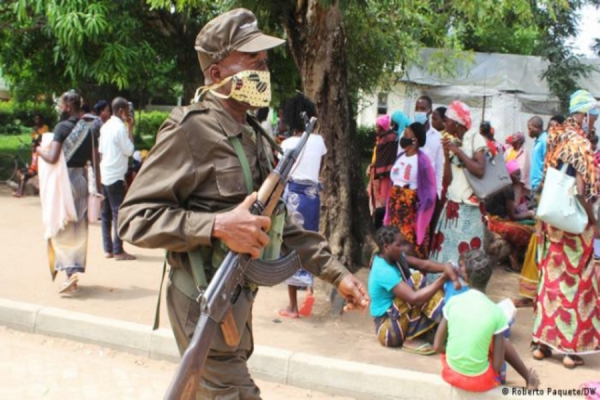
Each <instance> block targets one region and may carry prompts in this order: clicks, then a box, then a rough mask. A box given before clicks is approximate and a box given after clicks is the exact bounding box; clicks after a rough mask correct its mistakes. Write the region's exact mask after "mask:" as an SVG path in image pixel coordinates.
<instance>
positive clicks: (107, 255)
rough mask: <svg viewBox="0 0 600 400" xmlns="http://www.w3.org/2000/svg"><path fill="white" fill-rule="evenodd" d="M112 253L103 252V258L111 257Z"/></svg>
mask: <svg viewBox="0 0 600 400" xmlns="http://www.w3.org/2000/svg"><path fill="white" fill-rule="evenodd" d="M113 257H114V255H113V253H104V258H113Z"/></svg>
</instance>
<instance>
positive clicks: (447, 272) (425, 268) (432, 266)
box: [404, 255, 461, 290]
mask: <svg viewBox="0 0 600 400" xmlns="http://www.w3.org/2000/svg"><path fill="white" fill-rule="evenodd" d="M404 258H405V259H406V262H407V263H408V265H409V266H410V267H411V268H413V269H416V270H417V271H420V272H424V273H428V272H429V273H441V274H444V276H445V277H446V278H447V279H448V280H450V281H452V282H454V287H455V288H456V290H458V289H460V288H461V285H460V282H459V280H458V274H457V273H456V270H455V269H454V267H453V266H452V264H450V263H446V264H441V263H438V262H435V261H431V260H421V259H419V258H417V257H413V256H409V255H405V256H404ZM457 284H458V287H457V286H456V285H457Z"/></svg>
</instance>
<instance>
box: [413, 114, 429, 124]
mask: <svg viewBox="0 0 600 400" xmlns="http://www.w3.org/2000/svg"><path fill="white" fill-rule="evenodd" d="M427 121H428V118H427V113H426V112H422V111H417V112H416V113H415V122H418V123H420V124H423V125H425V124H426V123H427Z"/></svg>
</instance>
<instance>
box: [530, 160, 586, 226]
mask: <svg viewBox="0 0 600 400" xmlns="http://www.w3.org/2000/svg"><path fill="white" fill-rule="evenodd" d="M567 167H568V164H566V163H563V166H562V167H561V169H560V170H558V169H556V168H552V167H548V171H547V172H546V178H545V179H544V187H543V189H542V197H541V199H540V205H539V207H538V209H537V217H538V218H539V219H541V220H542V221H544V222H546V223H548V224H550V225H552V226H553V227H555V228H557V229H560V230H562V231H565V232H569V233H573V234H576V235H578V234H580V233H582V232H583V231H584V230H585V227H586V226H587V224H588V216H587V213H586V212H585V208H583V205H582V204H581V203H580V202H579V199H577V180H576V179H575V177H573V176H569V175H567Z"/></svg>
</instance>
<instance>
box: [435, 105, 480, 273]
mask: <svg viewBox="0 0 600 400" xmlns="http://www.w3.org/2000/svg"><path fill="white" fill-rule="evenodd" d="M470 129H471V111H470V110H469V107H468V106H467V105H466V104H464V103H462V102H460V101H453V102H452V103H450V105H449V106H448V109H447V110H446V130H447V132H448V134H450V135H452V137H453V138H454V139H450V138H448V137H444V138H443V139H442V145H443V146H444V157H445V163H444V185H447V187H448V195H447V198H448V201H447V202H446V205H445V206H444V209H443V211H442V214H441V215H440V219H439V221H438V223H437V227H436V230H435V233H434V237H433V239H432V248H431V250H430V258H431V259H432V260H435V261H438V262H448V261H452V262H454V263H457V262H458V259H459V256H460V254H462V253H465V252H467V251H469V250H473V249H479V248H482V244H483V241H482V237H483V212H482V207H480V202H479V200H478V199H477V198H476V197H475V196H474V195H473V189H471V186H470V185H469V181H467V178H466V176H465V169H468V170H469V171H470V172H471V173H472V174H473V175H475V176H476V177H478V178H481V177H483V174H484V172H485V151H486V147H487V146H486V142H485V139H484V138H483V136H481V135H480V134H479V132H477V131H475V130H470ZM427 279H428V280H429V279H435V276H431V277H430V276H429V275H428V277H427Z"/></svg>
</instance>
